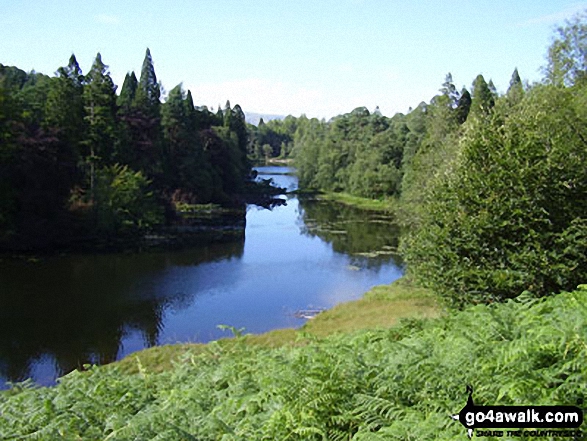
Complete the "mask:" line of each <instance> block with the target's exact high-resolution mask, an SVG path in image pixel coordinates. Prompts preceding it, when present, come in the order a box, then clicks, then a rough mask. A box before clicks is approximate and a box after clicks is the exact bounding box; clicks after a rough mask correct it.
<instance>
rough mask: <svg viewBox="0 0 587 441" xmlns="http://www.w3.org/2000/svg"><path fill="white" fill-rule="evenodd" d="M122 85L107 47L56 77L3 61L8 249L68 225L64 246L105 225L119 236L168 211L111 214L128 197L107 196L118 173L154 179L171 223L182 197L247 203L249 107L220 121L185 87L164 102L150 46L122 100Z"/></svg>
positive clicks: (2, 182) (1, 174)
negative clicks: (106, 58)
mask: <svg viewBox="0 0 587 441" xmlns="http://www.w3.org/2000/svg"><path fill="white" fill-rule="evenodd" d="M116 89H117V86H116V85H115V84H114V83H113V81H112V78H111V77H110V74H109V72H108V66H106V65H105V64H104V62H103V61H102V57H101V55H100V54H97V56H96V59H95V61H94V63H93V65H92V68H91V69H90V71H89V72H88V74H87V75H86V76H84V75H82V71H81V68H80V66H79V64H78V63H77V60H76V58H75V56H73V55H72V56H71V58H70V59H69V63H68V64H67V66H64V67H61V68H59V69H58V70H57V72H56V77H52V78H50V77H47V76H45V75H42V74H37V73H35V72H30V73H25V72H24V71H21V70H20V69H18V68H15V67H6V66H2V65H0V142H1V143H0V245H1V247H2V248H4V247H6V248H8V249H15V248H18V249H20V248H22V247H23V246H24V242H22V240H21V239H22V238H25V239H26V240H25V242H26V247H25V248H28V247H32V248H35V243H36V242H37V241H38V242H39V243H38V244H37V247H41V246H42V247H44V246H47V245H48V243H53V242H54V241H53V239H56V237H54V236H56V235H55V234H54V233H51V234H49V233H50V232H51V231H52V232H57V231H58V230H62V231H63V232H64V233H63V234H61V239H60V240H57V241H56V242H55V243H54V246H55V247H56V248H57V247H59V245H60V244H61V246H63V245H69V243H70V240H73V241H75V242H76V243H77V242H79V243H80V244H81V242H82V241H83V239H87V240H94V239H98V241H100V240H101V238H97V237H95V236H96V231H98V232H99V233H101V234H106V235H108V236H109V237H110V236H111V235H112V234H118V232H122V231H123V230H125V229H127V228H126V227H124V228H123V227H122V226H124V225H126V226H129V229H130V230H135V231H140V230H142V227H143V226H144V225H152V224H153V222H154V219H155V218H158V219H160V218H159V217H158V216H156V217H155V218H153V217H151V215H150V211H149V210H147V211H145V212H144V214H145V217H144V218H143V219H139V218H137V217H135V215H140V213H134V212H133V214H132V216H130V215H129V216H130V217H129V216H126V215H124V214H122V211H120V210H119V209H116V210H114V211H112V212H108V211H107V210H106V211H104V207H106V206H109V205H112V204H114V205H116V204H118V202H117V201H107V200H105V199H104V197H110V196H113V197H114V196H115V193H113V192H112V191H110V190H108V188H109V186H110V180H111V177H108V176H110V175H111V174H112V173H114V174H115V175H116V174H118V173H119V172H121V173H122V169H128V171H129V173H131V174H132V173H135V172H140V176H141V179H144V180H148V181H149V182H150V187H151V188H152V191H153V192H154V198H155V199H156V200H157V201H159V204H160V205H161V206H162V207H167V208H168V209H167V211H166V215H167V218H168V219H167V220H168V221H171V220H173V219H174V217H173V212H172V210H171V209H170V207H171V202H172V201H171V199H172V198H173V197H174V195H176V196H177V195H181V198H182V200H181V201H180V202H186V203H208V202H222V203H225V204H234V203H236V202H237V201H238V196H237V193H238V192H239V191H242V190H243V188H244V183H245V181H246V180H248V179H249V174H250V173H249V172H250V164H249V162H248V160H247V157H246V153H247V146H248V144H249V138H248V136H249V134H248V131H247V127H246V123H245V116H244V112H243V111H242V109H241V108H240V106H238V105H236V106H234V108H232V109H231V108H230V107H229V106H228V107H227V109H226V111H225V113H224V114H223V117H222V118H220V119H219V118H217V117H216V115H214V114H212V113H211V112H209V111H208V110H207V109H206V108H195V107H194V103H193V98H192V96H191V93H190V92H189V91H188V93H187V95H186V94H185V93H184V91H183V90H182V88H181V86H178V87H176V88H174V89H173V90H172V91H171V92H170V94H169V98H168V100H167V102H166V103H164V104H161V102H160V85H159V83H158V82H157V77H156V75H155V69H154V66H153V60H152V57H151V53H150V51H149V50H148V49H147V52H146V55H145V60H144V63H143V68H142V71H141V79H140V81H137V78H136V76H135V74H134V72H132V73H129V74H127V76H126V78H125V81H124V84H123V87H122V90H121V92H120V96H118V97H117V96H116ZM224 116H225V117H226V118H224ZM225 122H226V126H225V127H222V126H223V124H224V123H225ZM218 126H221V127H218ZM116 164H119V165H117V167H121V169H117V171H112V170H114V169H112V168H111V167H112V166H114V165H116ZM43 167H47V168H46V169H43ZM130 170H133V171H132V172H130ZM100 173H101V174H102V176H98V174H100ZM122 175H126V172H125V173H122ZM105 176H106V177H105ZM129 176H130V175H129ZM99 180H101V182H100V183H98V181H99ZM104 180H105V182H107V183H106V184H104ZM128 184H129V185H131V184H130V183H128ZM98 185H101V186H102V188H100V189H97V186H98ZM132 185H134V184H132ZM132 185H131V187H132ZM137 185H138V184H137ZM142 186H143V184H140V185H138V187H141V188H142ZM138 187H137V188H138ZM137 191H138V190H137ZM141 191H142V190H141ZM98 193H100V194H98ZM138 193H140V191H139V192H138ZM138 193H137V198H138ZM105 195H107V196H105ZM68 201H70V202H71V204H70V205H69V206H68V204H67V202H68ZM90 207H94V208H95V207H101V208H99V209H98V212H99V213H100V215H99V216H98V217H99V218H100V219H99V221H96V217H95V216H90V215H89V213H90V212H93V213H94V214H96V211H92V210H89V208H90ZM130 211H133V209H130ZM108 213H110V214H108ZM113 213H114V214H113ZM127 215H128V213H127ZM112 216H114V217H117V216H121V218H120V219H114V218H111V217H112ZM125 216H126V217H125ZM96 222H97V223H96ZM96 225H99V228H98V230H94V227H95V226H96ZM72 231H73V232H74V233H72ZM67 232H69V233H72V234H69V236H71V238H68V234H66V233H67ZM74 236H75V239H74V238H73V237H74ZM51 237H53V239H50V238H51Z"/></svg>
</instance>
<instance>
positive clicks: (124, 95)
mask: <svg viewBox="0 0 587 441" xmlns="http://www.w3.org/2000/svg"><path fill="white" fill-rule="evenodd" d="M138 86H139V82H138V80H137V77H136V75H135V73H134V71H133V72H131V73H127V74H126V76H125V77H124V83H122V88H121V89H120V96H119V97H118V99H117V104H118V106H119V107H120V111H121V112H123V113H128V112H129V110H130V108H131V107H132V105H133V102H134V100H135V96H136V93H137V89H138Z"/></svg>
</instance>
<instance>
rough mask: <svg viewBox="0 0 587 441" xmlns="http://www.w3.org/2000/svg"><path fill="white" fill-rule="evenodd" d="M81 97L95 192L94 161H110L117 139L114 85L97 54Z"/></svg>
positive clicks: (87, 156)
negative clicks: (86, 126)
mask: <svg viewBox="0 0 587 441" xmlns="http://www.w3.org/2000/svg"><path fill="white" fill-rule="evenodd" d="M86 83H87V84H86V86H85V88H84V93H83V98H84V107H85V113H86V117H85V118H86V123H87V125H88V130H87V134H86V138H85V140H84V143H85V145H86V146H87V151H86V159H87V161H88V162H89V164H90V188H91V191H92V197H93V191H94V185H95V172H96V164H109V163H111V160H112V157H113V154H114V143H115V139H116V93H115V92H116V86H115V85H114V83H113V81H112V78H111V77H110V73H109V72H108V66H106V65H105V64H104V63H103V62H102V56H101V55H100V53H98V55H96V60H95V61H94V64H93V65H92V69H91V70H90V72H89V73H88V75H87V77H86Z"/></svg>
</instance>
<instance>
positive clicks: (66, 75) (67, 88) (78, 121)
mask: <svg viewBox="0 0 587 441" xmlns="http://www.w3.org/2000/svg"><path fill="white" fill-rule="evenodd" d="M57 75H58V76H57V78H53V79H52V80H51V82H50V86H49V91H48V93H47V101H46V103H45V119H44V121H43V126H44V127H45V128H46V129H49V128H51V129H52V130H54V131H56V133H58V134H59V137H60V139H62V140H63V142H64V144H65V145H67V146H68V148H69V149H70V150H71V151H72V152H75V154H76V155H77V154H79V153H80V142H81V140H82V138H83V136H84V132H85V122H84V102H83V91H84V81H85V79H84V77H83V75H82V71H81V69H80V67H79V64H78V62H77V60H76V58H75V55H72V56H71V57H70V59H69V64H68V65H67V66H64V67H60V68H59V69H58V70H57Z"/></svg>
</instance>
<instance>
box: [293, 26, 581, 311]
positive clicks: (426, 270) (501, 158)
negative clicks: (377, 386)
mask: <svg viewBox="0 0 587 441" xmlns="http://www.w3.org/2000/svg"><path fill="white" fill-rule="evenodd" d="M586 17H587V16H586V15H585V14H580V15H578V16H576V17H575V18H573V19H572V20H571V21H569V22H567V23H566V24H565V25H564V26H561V27H560V28H559V29H558V30H557V32H556V34H555V36H554V38H553V42H552V44H551V46H550V47H549V49H548V52H547V57H546V65H545V66H544V68H543V72H544V76H543V79H542V81H541V82H539V83H537V84H533V85H528V84H524V83H523V82H522V80H521V78H520V75H519V73H518V71H517V69H515V70H514V72H513V74H512V77H511V81H510V84H509V87H508V89H507V91H506V92H505V93H504V94H499V93H498V92H497V91H496V89H495V87H494V86H493V83H492V82H491V81H486V79H485V78H484V77H483V75H478V76H477V77H476V78H475V79H474V81H473V84H472V88H471V91H470V92H469V91H468V90H467V89H466V88H463V89H461V90H460V91H459V90H458V89H457V87H455V84H454V81H453V79H452V76H451V75H450V74H448V75H447V76H446V79H445V82H444V83H443V85H442V88H441V89H440V94H438V95H437V96H435V97H434V98H432V100H430V102H429V103H421V104H420V105H418V106H417V107H416V108H415V109H413V110H411V111H410V112H409V113H408V114H406V115H404V114H397V115H395V116H393V117H392V118H386V117H384V116H382V115H381V114H380V113H379V112H378V111H375V112H373V113H370V112H369V111H368V110H367V109H365V108H359V109H355V110H354V111H352V112H351V113H349V114H346V115H341V116H338V117H336V118H333V119H332V120H330V121H328V122H325V121H323V120H322V121H319V120H316V119H312V120H308V119H307V118H304V117H302V118H300V119H298V120H297V127H296V130H295V132H294V133H293V135H292V138H293V148H292V155H293V156H294V157H295V161H296V164H297V166H298V168H299V176H300V183H301V185H302V186H304V187H306V188H307V187H314V188H317V189H323V190H328V191H341V192H348V193H351V194H355V195H358V196H365V197H369V198H390V199H394V200H395V205H396V207H397V212H398V216H399V218H400V221H401V222H402V224H403V226H404V227H405V230H406V231H407V234H406V235H405V237H404V240H403V251H404V255H405V258H406V261H407V264H408V272H409V273H410V274H411V275H412V276H413V277H414V278H415V279H417V280H418V281H419V282H420V283H421V284H423V285H425V286H428V287H431V288H434V290H435V291H437V292H438V293H440V294H442V295H443V296H444V297H445V298H447V299H448V301H449V302H450V303H451V304H453V305H457V306H462V305H464V304H465V303H471V302H473V303H477V302H493V301H502V300H505V299H508V298H512V297H515V296H517V295H519V294H520V293H521V292H522V291H528V292H530V293H532V294H534V295H536V296H542V295H546V294H548V293H552V292H560V291H561V290H573V289H575V288H576V287H577V285H579V284H580V283H584V282H585V280H587V202H586V201H587V169H586V168H585V166H584V164H585V163H586V161H587V110H586V109H587V105H586V104H587V81H586V76H587V74H586V72H587V62H586V60H587V58H586V57H585V54H586V53H587V19H586Z"/></svg>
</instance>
